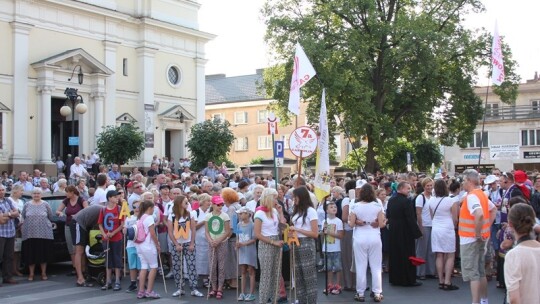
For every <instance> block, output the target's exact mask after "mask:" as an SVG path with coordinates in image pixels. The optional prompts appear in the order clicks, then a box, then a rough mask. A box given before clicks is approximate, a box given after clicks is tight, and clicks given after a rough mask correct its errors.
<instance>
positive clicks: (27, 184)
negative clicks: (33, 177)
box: [14, 181, 34, 192]
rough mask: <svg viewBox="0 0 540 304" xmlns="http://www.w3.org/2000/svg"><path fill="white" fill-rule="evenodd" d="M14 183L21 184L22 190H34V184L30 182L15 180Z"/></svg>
mask: <svg viewBox="0 0 540 304" xmlns="http://www.w3.org/2000/svg"><path fill="white" fill-rule="evenodd" d="M14 185H21V186H23V188H24V190H23V191H27V192H29V191H32V190H34V185H32V183H31V182H21V181H18V182H16V183H15V184H14Z"/></svg>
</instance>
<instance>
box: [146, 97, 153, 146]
mask: <svg viewBox="0 0 540 304" xmlns="http://www.w3.org/2000/svg"><path fill="white" fill-rule="evenodd" d="M144 143H145V145H144V146H145V147H146V148H153V147H154V106H153V105H150V104H145V105H144Z"/></svg>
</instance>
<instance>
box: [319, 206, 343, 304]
mask: <svg viewBox="0 0 540 304" xmlns="http://www.w3.org/2000/svg"><path fill="white" fill-rule="evenodd" d="M326 212H327V219H326V220H323V224H322V227H323V230H322V234H323V235H324V236H325V237H326V241H323V245H322V251H323V252H324V253H326V255H327V256H326V259H327V263H328V265H327V267H328V286H327V287H326V288H327V289H326V292H329V293H332V294H335V295H337V294H340V293H341V289H342V288H341V285H340V282H341V270H342V268H341V239H342V238H343V235H344V231H343V222H342V221H341V219H339V218H338V217H337V216H336V214H337V206H336V203H334V202H327V203H326ZM334 274H336V281H335V284H334V283H333V282H334Z"/></svg>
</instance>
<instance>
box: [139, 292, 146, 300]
mask: <svg viewBox="0 0 540 304" xmlns="http://www.w3.org/2000/svg"><path fill="white" fill-rule="evenodd" d="M144 297H146V293H145V292H144V291H139V292H137V299H142V298H144Z"/></svg>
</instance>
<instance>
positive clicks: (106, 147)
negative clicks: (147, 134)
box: [97, 124, 145, 166]
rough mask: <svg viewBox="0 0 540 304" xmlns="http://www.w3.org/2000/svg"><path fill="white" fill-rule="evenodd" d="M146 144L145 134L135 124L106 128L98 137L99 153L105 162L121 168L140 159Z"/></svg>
mask: <svg viewBox="0 0 540 304" xmlns="http://www.w3.org/2000/svg"><path fill="white" fill-rule="evenodd" d="M144 142H145V139H144V133H143V132H142V131H139V128H138V127H137V126H135V125H134V124H122V125H120V126H119V127H116V126H106V127H104V128H103V131H102V132H101V133H99V135H98V137H97V151H98V154H99V156H100V158H101V159H104V160H105V162H107V163H113V164H117V165H119V166H121V165H123V164H126V163H127V162H129V161H130V160H133V159H136V158H138V157H139V155H140V154H141V152H142V151H144Z"/></svg>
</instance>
